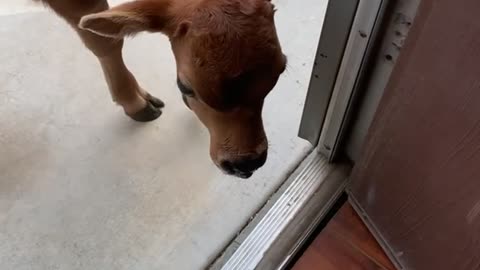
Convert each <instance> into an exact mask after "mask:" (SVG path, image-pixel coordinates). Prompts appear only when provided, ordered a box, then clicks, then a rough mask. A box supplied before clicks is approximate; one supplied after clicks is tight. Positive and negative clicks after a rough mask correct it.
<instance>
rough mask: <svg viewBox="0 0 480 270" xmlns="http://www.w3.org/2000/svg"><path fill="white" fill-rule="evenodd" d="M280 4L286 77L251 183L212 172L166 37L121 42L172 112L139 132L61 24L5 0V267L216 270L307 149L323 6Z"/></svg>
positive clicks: (1, 24) (270, 107) (0, 43)
mask: <svg viewBox="0 0 480 270" xmlns="http://www.w3.org/2000/svg"><path fill="white" fill-rule="evenodd" d="M276 4H277V7H278V10H279V11H278V13H277V25H278V30H279V35H280V38H281V40H282V44H283V46H284V49H285V52H286V54H287V55H288V56H289V68H288V70H287V72H286V73H285V75H284V76H283V77H282V79H281V80H280V82H279V84H278V86H277V88H276V90H275V91H274V92H273V93H272V94H271V95H270V96H269V97H268V99H267V104H266V107H265V112H264V117H265V124H266V130H267V133H268V136H269V139H270V144H271V148H270V153H269V159H268V161H267V164H266V165H265V166H264V167H263V168H262V169H261V170H260V171H258V173H256V174H255V176H254V177H252V178H251V179H249V180H247V181H245V180H238V179H235V178H231V177H228V176H225V175H223V174H222V173H220V172H219V171H218V170H217V169H216V168H215V166H214V165H213V164H212V163H211V161H210V159H209V157H208V134H207V132H206V130H205V129H204V128H203V126H201V124H200V123H199V122H198V121H197V119H196V118H195V116H194V115H193V114H192V113H191V112H190V111H188V110H187V109H186V108H185V106H184V105H183V103H182V101H181V99H180V97H179V93H178V90H177V89H176V87H175V83H174V79H175V70H174V62H173V57H172V55H171V53H170V49H169V45H168V42H167V40H166V38H164V37H162V36H160V35H147V34H145V35H140V36H139V37H137V38H135V39H131V40H129V41H128V42H127V44H126V48H125V58H126V62H127V64H128V66H129V67H130V68H131V69H132V71H133V72H134V74H135V75H136V76H137V79H138V80H139V82H140V83H141V84H142V85H143V86H144V87H145V88H146V89H148V90H149V91H151V92H152V93H154V94H155V95H157V96H159V97H160V98H162V99H163V100H164V101H166V103H167V107H166V109H165V110H164V113H163V115H162V117H161V118H160V119H158V120H157V121H156V122H154V123H150V124H138V123H134V122H133V121H130V120H129V119H128V118H126V117H125V116H124V115H123V112H122V111H121V109H120V108H119V107H116V106H114V105H113V103H112V102H111V100H110V97H109V94H108V91H107V88H106V85H105V82H104V80H103V77H102V74H101V71H100V67H99V66H98V65H97V63H96V59H95V58H94V57H93V56H92V55H91V54H90V53H89V52H88V51H87V50H85V49H84V48H83V45H82V44H81V42H80V41H79V39H78V38H77V37H76V36H75V35H74V33H73V31H72V30H70V29H69V28H68V27H67V26H66V25H65V24H64V23H63V21H61V20H60V19H58V18H56V17H55V16H54V15H53V14H51V13H49V12H44V11H39V9H37V8H36V7H34V6H31V5H30V3H28V2H26V1H25V2H22V1H17V0H2V2H1V3H0V14H1V16H0V63H1V64H0V269H2V270H10V269H12V270H13V269H14V270H26V269H35V270H36V269H41V270H47V269H48V270H50V269H129V270H132V269H175V270H182V269H202V268H204V267H205V266H206V265H208V263H210V262H211V261H212V260H213V259H214V258H215V257H216V256H217V255H218V254H219V253H220V252H221V251H222V249H223V248H224V247H225V246H226V245H227V244H228V242H229V241H230V240H231V239H232V238H233V237H234V236H235V234H236V233H237V232H238V231H239V230H240V229H241V228H242V226H243V225H244V224H245V223H246V222H247V221H248V219H249V218H250V216H251V215H252V214H254V213H255V211H256V210H257V209H258V208H259V207H260V206H261V205H262V204H263V203H264V202H265V201H266V200H267V198H268V196H269V195H270V194H271V193H272V192H273V191H274V190H275V189H276V188H277V187H278V186H279V185H280V184H281V183H282V181H283V180H284V179H285V176H286V175H287V174H288V173H289V171H290V170H291V169H292V168H293V167H294V166H295V164H296V163H297V162H298V161H299V160H300V159H301V158H302V157H303V155H304V154H305V153H306V152H307V151H308V149H309V145H308V144H307V143H306V142H304V141H302V140H301V139H299V138H297V137H296V133H297V130H298V124H299V119H300V115H301V111H302V106H303V101H304V97H305V94H306V88H307V85H308V80H309V76H310V68H311V65H312V59H313V55H314V53H315V47H316V42H317V40H318V36H319V32H320V27H321V21H322V18H323V15H324V12H325V6H326V1H320V2H318V1H313V0H307V1H303V2H302V4H301V5H300V4H299V3H295V1H277V3H276ZM32 11H35V12H32ZM12 14H15V15H12ZM147 50H148V51H150V52H151V54H150V56H149V57H147V55H146V54H144V52H145V51H147Z"/></svg>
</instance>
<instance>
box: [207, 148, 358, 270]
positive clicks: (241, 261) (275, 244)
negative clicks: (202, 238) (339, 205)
mask: <svg viewBox="0 0 480 270" xmlns="http://www.w3.org/2000/svg"><path fill="white" fill-rule="evenodd" d="M349 171H350V167H349V166H346V165H338V164H330V163H328V160H327V159H326V158H325V157H323V156H321V155H319V154H318V152H317V151H313V152H312V153H311V154H310V155H309V156H308V157H307V158H306V159H305V160H304V161H303V162H302V164H301V165H300V166H299V167H298V168H297V170H296V171H295V172H294V173H293V174H292V175H291V176H290V177H289V179H287V181H286V182H285V184H284V187H283V188H280V191H279V192H278V193H279V194H277V199H276V200H275V201H274V203H273V204H272V205H271V206H270V207H269V208H268V210H266V212H265V214H264V215H263V216H261V217H257V218H256V219H258V220H256V222H258V223H257V224H256V225H255V226H254V227H253V228H252V229H251V231H250V232H249V233H248V234H247V236H246V238H245V239H244V240H243V241H242V242H241V243H240V245H239V246H238V247H237V249H236V250H235V251H234V252H233V254H232V255H231V256H230V258H228V259H224V261H223V262H222V263H220V264H221V265H220V266H219V263H218V262H217V263H216V264H214V265H213V267H212V268H211V269H222V270H240V269H241V270H244V269H248V270H250V269H251V270H253V269H261V270H269V269H283V267H284V266H285V265H287V264H288V262H289V261H290V259H291V258H292V256H293V255H294V254H295V253H296V251H297V250H298V249H299V248H300V247H301V244H302V243H303V242H304V241H305V240H306V239H307V238H308V236H309V235H310V233H311V232H312V231H313V230H314V229H315V227H316V226H317V225H318V223H319V222H320V221H321V220H322V218H323V217H324V216H325V214H326V213H327V212H328V210H329V209H330V207H331V206H332V205H333V203H334V202H335V201H336V199H337V198H338V197H339V196H340V194H341V193H342V192H343V191H344V188H345V185H346V181H347V176H348V173H349ZM273 198H274V199H275V195H274V197H273ZM252 222H253V223H255V220H253V221H252Z"/></svg>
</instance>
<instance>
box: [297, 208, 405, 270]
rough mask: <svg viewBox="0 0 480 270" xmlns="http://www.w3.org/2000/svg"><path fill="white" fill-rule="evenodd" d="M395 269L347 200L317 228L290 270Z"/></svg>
mask: <svg viewBox="0 0 480 270" xmlns="http://www.w3.org/2000/svg"><path fill="white" fill-rule="evenodd" d="M347 269H348V270H396V268H395V267H394V266H393V264H392V263H391V261H390V260H389V259H388V257H387V256H386V255H385V252H383V250H382V248H381V247H380V245H379V244H378V243H377V241H376V240H375V238H374V237H373V236H372V234H371V233H370V232H369V230H368V229H367V227H366V226H365V225H364V223H363V221H362V220H361V219H360V217H359V216H358V215H357V213H356V212H355V210H354V209H353V207H352V206H351V205H350V203H348V202H346V203H345V204H344V205H343V206H342V208H341V209H340V210H339V211H338V212H337V213H336V214H335V216H334V217H333V218H332V219H331V220H330V221H329V222H328V224H327V226H326V227H325V228H324V229H322V230H321V231H320V233H319V234H318V236H316V237H315V240H314V241H313V242H312V244H311V245H310V246H309V247H308V248H307V249H306V251H305V252H304V253H303V255H302V256H301V257H300V259H299V260H298V261H297V262H296V263H295V265H294V266H293V268H292V270H347Z"/></svg>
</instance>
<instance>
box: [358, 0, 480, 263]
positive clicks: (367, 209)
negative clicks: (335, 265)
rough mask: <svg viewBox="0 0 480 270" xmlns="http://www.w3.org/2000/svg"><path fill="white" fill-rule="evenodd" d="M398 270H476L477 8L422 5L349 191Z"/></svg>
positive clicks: (479, 197)
mask: <svg viewBox="0 0 480 270" xmlns="http://www.w3.org/2000/svg"><path fill="white" fill-rule="evenodd" d="M349 189H350V193H351V195H352V198H353V201H354V202H356V204H357V206H359V208H360V209H361V210H362V211H364V213H365V214H366V217H367V220H368V221H369V223H370V224H371V225H372V228H375V229H374V230H376V232H377V234H378V235H379V236H380V238H381V239H383V241H384V243H385V244H386V245H387V246H389V247H390V248H391V250H392V254H393V255H394V256H395V257H396V259H397V261H398V263H399V264H400V265H401V266H403V267H404V268H405V269H418V270H443V269H445V270H464V269H465V270H470V269H480V1H479V0H456V1H453V0H423V1H422V3H421V5H420V7H419V10H418V13H417V17H416V18H415V21H414V24H413V26H412V29H411V31H410V34H409V36H408V38H407V41H406V44H405V46H404V48H403V51H402V53H401V55H400V57H399V59H398V62H397V64H396V67H395V69H394V71H393V73H392V77H391V79H390V82H389V85H388V86H387V89H386V91H385V94H384V97H383V98H382V101H381V103H380V107H379V109H378V111H377V113H376V117H375V119H374V121H373V124H372V126H371V128H370V131H369V135H368V137H367V142H366V143H365V146H364V149H363V154H362V156H361V158H360V159H359V160H358V161H357V164H356V165H355V168H354V171H353V175H352V182H351V185H350V187H349Z"/></svg>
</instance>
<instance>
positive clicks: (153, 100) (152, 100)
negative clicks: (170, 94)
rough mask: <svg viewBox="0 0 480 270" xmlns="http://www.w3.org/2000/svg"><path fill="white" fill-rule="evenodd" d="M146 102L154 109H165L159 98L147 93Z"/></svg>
mask: <svg viewBox="0 0 480 270" xmlns="http://www.w3.org/2000/svg"><path fill="white" fill-rule="evenodd" d="M146 98H147V101H148V102H150V103H151V104H152V105H153V106H154V107H156V108H163V107H165V103H164V102H163V101H161V100H160V99H159V98H157V97H154V96H152V95H150V94H148V93H147V96H146Z"/></svg>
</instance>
